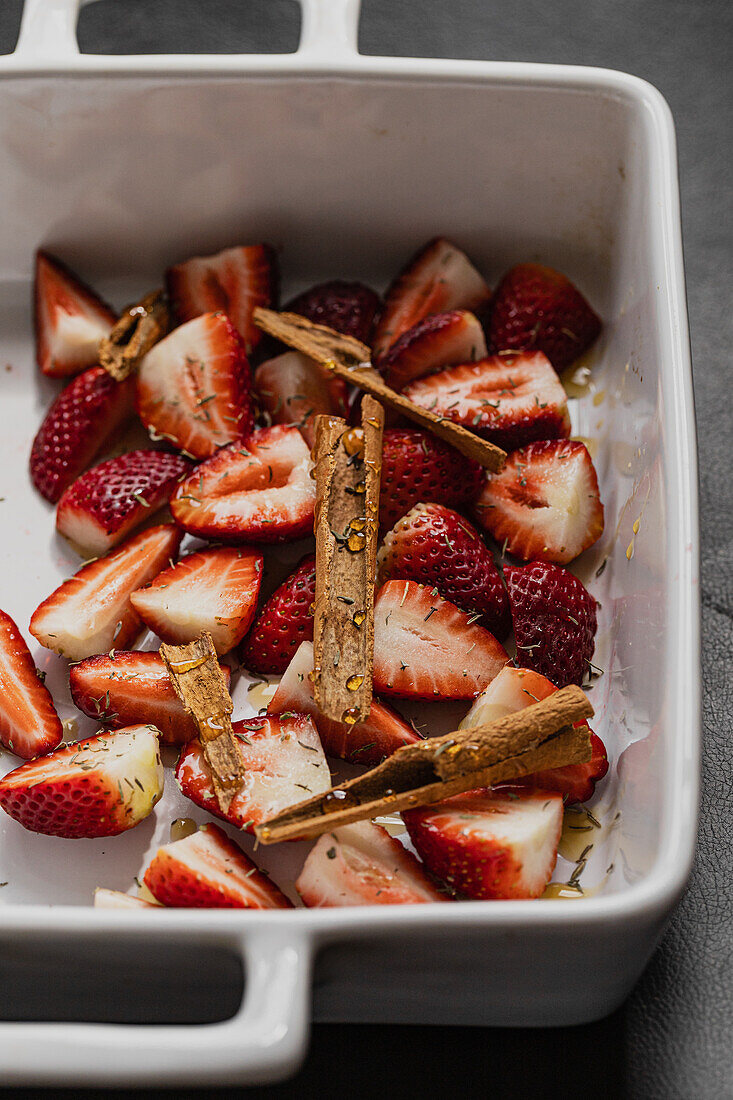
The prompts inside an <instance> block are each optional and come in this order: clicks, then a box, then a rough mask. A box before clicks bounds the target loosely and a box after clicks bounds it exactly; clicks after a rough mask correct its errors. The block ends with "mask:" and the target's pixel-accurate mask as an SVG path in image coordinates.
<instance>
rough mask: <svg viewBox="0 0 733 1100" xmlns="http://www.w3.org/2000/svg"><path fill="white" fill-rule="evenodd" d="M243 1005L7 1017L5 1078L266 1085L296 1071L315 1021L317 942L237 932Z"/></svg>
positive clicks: (1, 1040)
mask: <svg viewBox="0 0 733 1100" xmlns="http://www.w3.org/2000/svg"><path fill="white" fill-rule="evenodd" d="M233 946H234V948H235V949H236V950H237V951H238V953H240V954H241V956H242V959H243V962H244V966H245V995H244V999H243V1001H242V1004H241V1006H240V1008H239V1010H238V1012H237V1013H236V1014H235V1015H234V1016H232V1017H231V1018H230V1019H228V1020H224V1021H222V1022H221V1023H211V1024H206V1023H204V1024H179V1025H168V1024H162V1025H157V1024H156V1025H135V1024H101V1023H99V1024H98V1023H13V1022H8V1023H0V1066H2V1071H1V1074H0V1075H1V1076H2V1083H3V1085H6V1086H9V1085H31V1084H32V1085H39V1086H40V1085H55V1086H60V1085H74V1086H85V1085H119V1084H120V1083H121V1082H124V1083H125V1084H126V1085H149V1086H153V1085H192V1084H197V1085H214V1084H219V1085H224V1084H260V1083H264V1082H268V1081H275V1080H279V1079H281V1078H283V1077H286V1076H287V1075H288V1074H289V1073H292V1072H294V1071H295V1070H296V1069H297V1068H298V1066H299V1065H300V1063H301V1061H302V1059H303V1057H304V1055H305V1051H306V1044H307V1041H308V1032H309V1027H310V974H311V945H310V944H309V942H308V941H307V940H306V938H305V937H303V936H301V935H299V934H298V933H297V932H292V931H289V932H287V933H284V932H283V930H282V928H280V929H272V928H271V929H269V930H268V929H264V928H263V929H260V930H258V931H256V932H255V931H252V932H250V933H249V934H247V935H245V936H244V937H242V938H241V940H238V941H236V943H235V944H234V945H233Z"/></svg>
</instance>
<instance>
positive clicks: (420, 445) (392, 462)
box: [379, 428, 485, 527]
mask: <svg viewBox="0 0 733 1100" xmlns="http://www.w3.org/2000/svg"><path fill="white" fill-rule="evenodd" d="M484 478H485V474H484V471H483V470H482V468H481V467H480V466H479V464H478V462H472V461H471V460H470V459H468V458H465V457H464V455H462V454H459V453H458V451H456V450H454V449H453V447H450V446H449V445H448V444H447V443H443V441H442V440H440V439H436V438H435V436H433V435H431V434H430V433H429V432H421V431H418V430H416V429H414V428H388V429H387V431H385V433H384V437H383V442H382V477H381V485H380V497H379V522H380V523H381V524H382V526H383V527H391V526H392V525H393V524H394V523H395V521H396V520H398V519H399V518H400V516H404V514H405V512H409V511H410V509H411V508H412V507H413V506H414V505H415V504H420V503H421V502H425V503H435V504H447V505H448V506H449V507H459V508H460V507H461V506H463V505H465V504H468V502H469V501H471V500H473V499H474V498H475V497H476V496H477V494H478V493H479V492H480V490H481V486H482V485H483V482H484Z"/></svg>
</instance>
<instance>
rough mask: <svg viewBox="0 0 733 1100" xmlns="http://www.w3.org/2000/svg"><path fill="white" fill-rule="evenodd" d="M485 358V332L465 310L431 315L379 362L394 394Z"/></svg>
mask: <svg viewBox="0 0 733 1100" xmlns="http://www.w3.org/2000/svg"><path fill="white" fill-rule="evenodd" d="M485 355H486V339H485V337H484V330H483V329H482V328H481V325H480V323H479V321H478V318H476V317H475V316H474V315H473V313H469V312H468V310H465V309H455V310H449V311H448V312H447V313H431V314H430V315H429V316H428V317H425V318H424V319H423V320H422V321H419V322H418V323H417V324H416V325H414V326H413V328H411V329H408V330H407V332H403V334H402V336H400V338H399V340H397V341H396V342H395V343H394V344H393V345H392V347H391V348H390V349H389V351H388V352H387V354H386V355H385V356H384V358H383V359H382V360H381V361H380V364H379V366H380V369H381V370H382V372H383V374H384V380H385V382H386V383H387V385H388V386H391V387H392V389H394V390H401V389H402V388H403V386H406V385H407V383H408V382H413V381H414V380H415V379H416V378H422V377H423V376H424V375H426V374H430V373H431V372H432V371H435V370H440V369H441V368H442V367H447V366H449V365H450V364H452V363H473V362H474V361H475V360H476V359H483V357H484V356H485Z"/></svg>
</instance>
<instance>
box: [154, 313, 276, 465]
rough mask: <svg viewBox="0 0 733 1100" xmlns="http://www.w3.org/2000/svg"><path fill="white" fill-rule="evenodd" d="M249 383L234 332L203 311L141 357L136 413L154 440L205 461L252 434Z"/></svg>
mask: <svg viewBox="0 0 733 1100" xmlns="http://www.w3.org/2000/svg"><path fill="white" fill-rule="evenodd" d="M250 384H251V375H250V369H249V362H248V361H247V355H246V353H245V350H244V344H243V342H242V338H241V337H240V335H239V333H238V332H237V330H236V329H235V328H234V326H233V325H232V323H231V321H230V320H229V318H228V317H226V316H225V315H224V314H223V313H204V314H203V315H202V316H201V317H196V318H194V320H193V321H189V322H188V323H187V324H185V325H181V327H180V328H177V329H174V330H173V332H170V333H169V334H168V335H167V336H166V337H165V338H164V339H163V340H161V341H160V342H159V343H157V344H156V345H155V347H153V348H151V349H150V351H149V352H148V354H147V355H146V356H145V358H144V359H143V361H142V363H141V364H140V368H139V370H138V375H137V391H136V402H137V411H138V415H139V416H140V419H141V420H142V422H143V424H144V425H145V427H146V428H147V429H148V431H149V432H150V434H151V435H152V437H153V438H154V439H160V438H163V439H167V440H168V441H169V442H170V443H172V444H173V446H174V447H178V449H179V450H181V451H185V452H186V453H187V454H189V455H191V456H192V457H193V458H208V456H209V455H212V454H214V452H215V451H216V450H217V448H219V447H222V446H223V445H224V444H225V443H231V442H233V440H235V439H239V438H241V437H242V436H247V435H249V433H250V432H251V431H252V427H253V425H254V406H253V404H252V398H251V396H250V392H249V391H250Z"/></svg>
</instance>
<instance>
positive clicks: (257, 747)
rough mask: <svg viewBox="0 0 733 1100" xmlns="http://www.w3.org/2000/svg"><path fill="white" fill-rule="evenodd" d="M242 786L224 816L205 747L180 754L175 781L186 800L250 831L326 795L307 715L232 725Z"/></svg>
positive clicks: (327, 781)
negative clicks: (300, 804)
mask: <svg viewBox="0 0 733 1100" xmlns="http://www.w3.org/2000/svg"><path fill="white" fill-rule="evenodd" d="M233 728H234V733H235V735H236V737H237V741H238V746H239V752H240V755H241V758H242V764H243V767H244V770H245V773H246V774H245V779H244V784H243V786H242V787H241V788H240V790H238V791H237V793H236V794H235V796H234V798H233V799H232V802H231V804H230V806H229V809H228V810H227V811H226V813H223V812H222V810H221V807H220V805H219V801H218V799H217V797H216V794H215V792H214V785H213V783H212V779H211V771H210V769H209V765H208V764H207V762H206V760H205V758H204V753H203V749H202V748H201V743H200V742H199V741H191V742H189V744H188V745H186V746H185V747H184V748H183V749H182V750H181V757H180V760H179V761H178V767H177V768H176V779H177V780H178V784H179V786H180V788H181V790H182V791H183V793H184V794H185V796H186V797H187V798H190V799H191V801H192V802H195V803H196V805H197V806H201V807H202V808H203V809H204V810H208V811H209V813H212V814H215V815H216V816H217V817H221V818H224V820H225V821H229V822H231V824H232V825H236V826H237V827H238V828H240V829H244V830H245V831H246V832H250V833H251V832H253V831H254V827H255V825H259V824H260V823H261V822H263V821H267V819H268V818H269V817H273V816H274V815H275V814H279V813H280V812H281V811H282V810H285V809H287V807H288V806H294V805H296V804H297V803H298V802H304V801H305V799H306V798H311V797H312V796H314V795H317V794H323V792H324V791H327V790H328V789H329V787H330V786H331V773H330V772H329V770H328V764H327V763H326V757H325V756H324V755H323V749H322V747H321V742H320V741H319V739H318V733H317V732H316V727H315V726H314V725H313V722H312V721H311V719H310V718H309V717H308V716H307V715H304V714H288V715H285V714H283V715H280V716H267V717H264V718H249V719H246V720H245V721H243V722H235V723H234V726H233Z"/></svg>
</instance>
